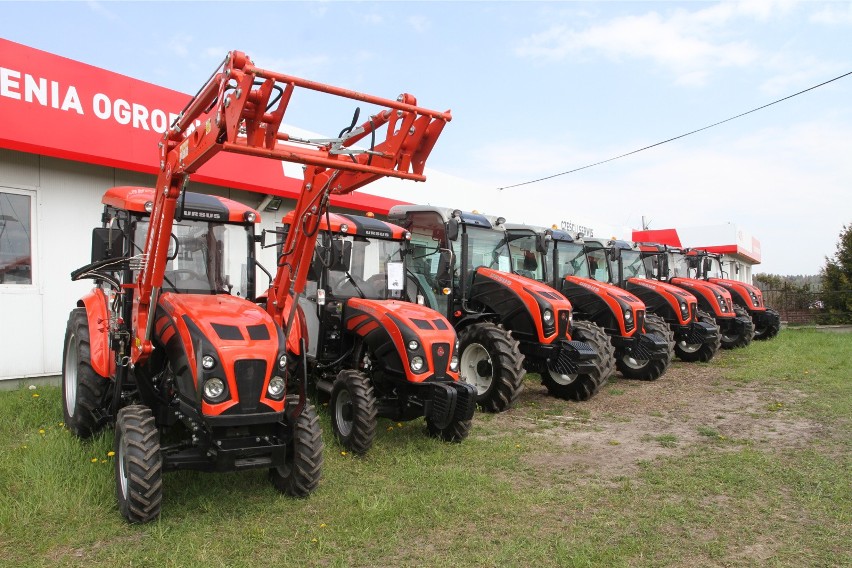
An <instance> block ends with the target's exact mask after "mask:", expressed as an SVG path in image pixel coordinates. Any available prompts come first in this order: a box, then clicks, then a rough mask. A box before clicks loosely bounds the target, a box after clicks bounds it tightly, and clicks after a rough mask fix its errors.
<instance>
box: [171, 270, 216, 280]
mask: <svg viewBox="0 0 852 568" xmlns="http://www.w3.org/2000/svg"><path fill="white" fill-rule="evenodd" d="M166 273H167V274H169V275H170V276H175V277H177V278H176V279H177V280H178V281H181V280H201V281H202V282H207V276H202V275H201V274H199V273H197V272H195V271H194V270H190V269H188V268H178V269H177V270H167V271H166Z"/></svg>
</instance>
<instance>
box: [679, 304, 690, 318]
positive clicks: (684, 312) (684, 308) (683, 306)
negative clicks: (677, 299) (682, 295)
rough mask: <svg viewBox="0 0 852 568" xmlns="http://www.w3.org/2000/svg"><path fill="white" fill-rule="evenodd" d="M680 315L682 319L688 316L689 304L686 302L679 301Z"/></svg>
mask: <svg viewBox="0 0 852 568" xmlns="http://www.w3.org/2000/svg"><path fill="white" fill-rule="evenodd" d="M680 315H681V316H682V317H683V319H687V318H689V306H688V305H687V303H686V302H681V303H680Z"/></svg>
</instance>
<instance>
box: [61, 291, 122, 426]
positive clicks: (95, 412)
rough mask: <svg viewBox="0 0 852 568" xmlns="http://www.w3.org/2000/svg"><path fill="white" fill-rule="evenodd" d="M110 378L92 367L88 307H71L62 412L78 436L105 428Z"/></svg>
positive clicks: (67, 331) (64, 351)
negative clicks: (106, 399)
mask: <svg viewBox="0 0 852 568" xmlns="http://www.w3.org/2000/svg"><path fill="white" fill-rule="evenodd" d="M109 385H110V381H109V379H107V378H105V377H102V376H100V375H99V374H97V373H96V372H95V370H94V369H93V368H92V360H91V343H90V339H89V319H88V317H87V316H86V308H75V309H73V310H71V315H70V316H69V317H68V326H67V328H66V330H65V349H64V350H63V352H62V414H63V416H64V419H65V425H66V426H67V427H68V429H69V430H71V432H73V433H74V435H75V436H77V437H79V438H84V439H85V438H90V437H92V435H93V434H95V433H96V432H98V431H99V430H100V429H101V428H103V421H102V420H101V419H100V418H99V415H100V416H103V415H104V412H103V410H105V409H104V408H103V406H104V400H105V398H106V392H107V390H108V388H109Z"/></svg>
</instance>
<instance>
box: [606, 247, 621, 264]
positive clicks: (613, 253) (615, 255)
mask: <svg viewBox="0 0 852 568" xmlns="http://www.w3.org/2000/svg"><path fill="white" fill-rule="evenodd" d="M608 252H609V259H610V260H611V261H612V262H618V261H619V259H620V258H621V249H620V248H618V247H617V246H614V247H612V248H611V249H609V250H608Z"/></svg>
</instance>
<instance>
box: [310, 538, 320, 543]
mask: <svg viewBox="0 0 852 568" xmlns="http://www.w3.org/2000/svg"><path fill="white" fill-rule="evenodd" d="M311 542H319V541H318V540H317V539H315V538H312V539H311Z"/></svg>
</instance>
